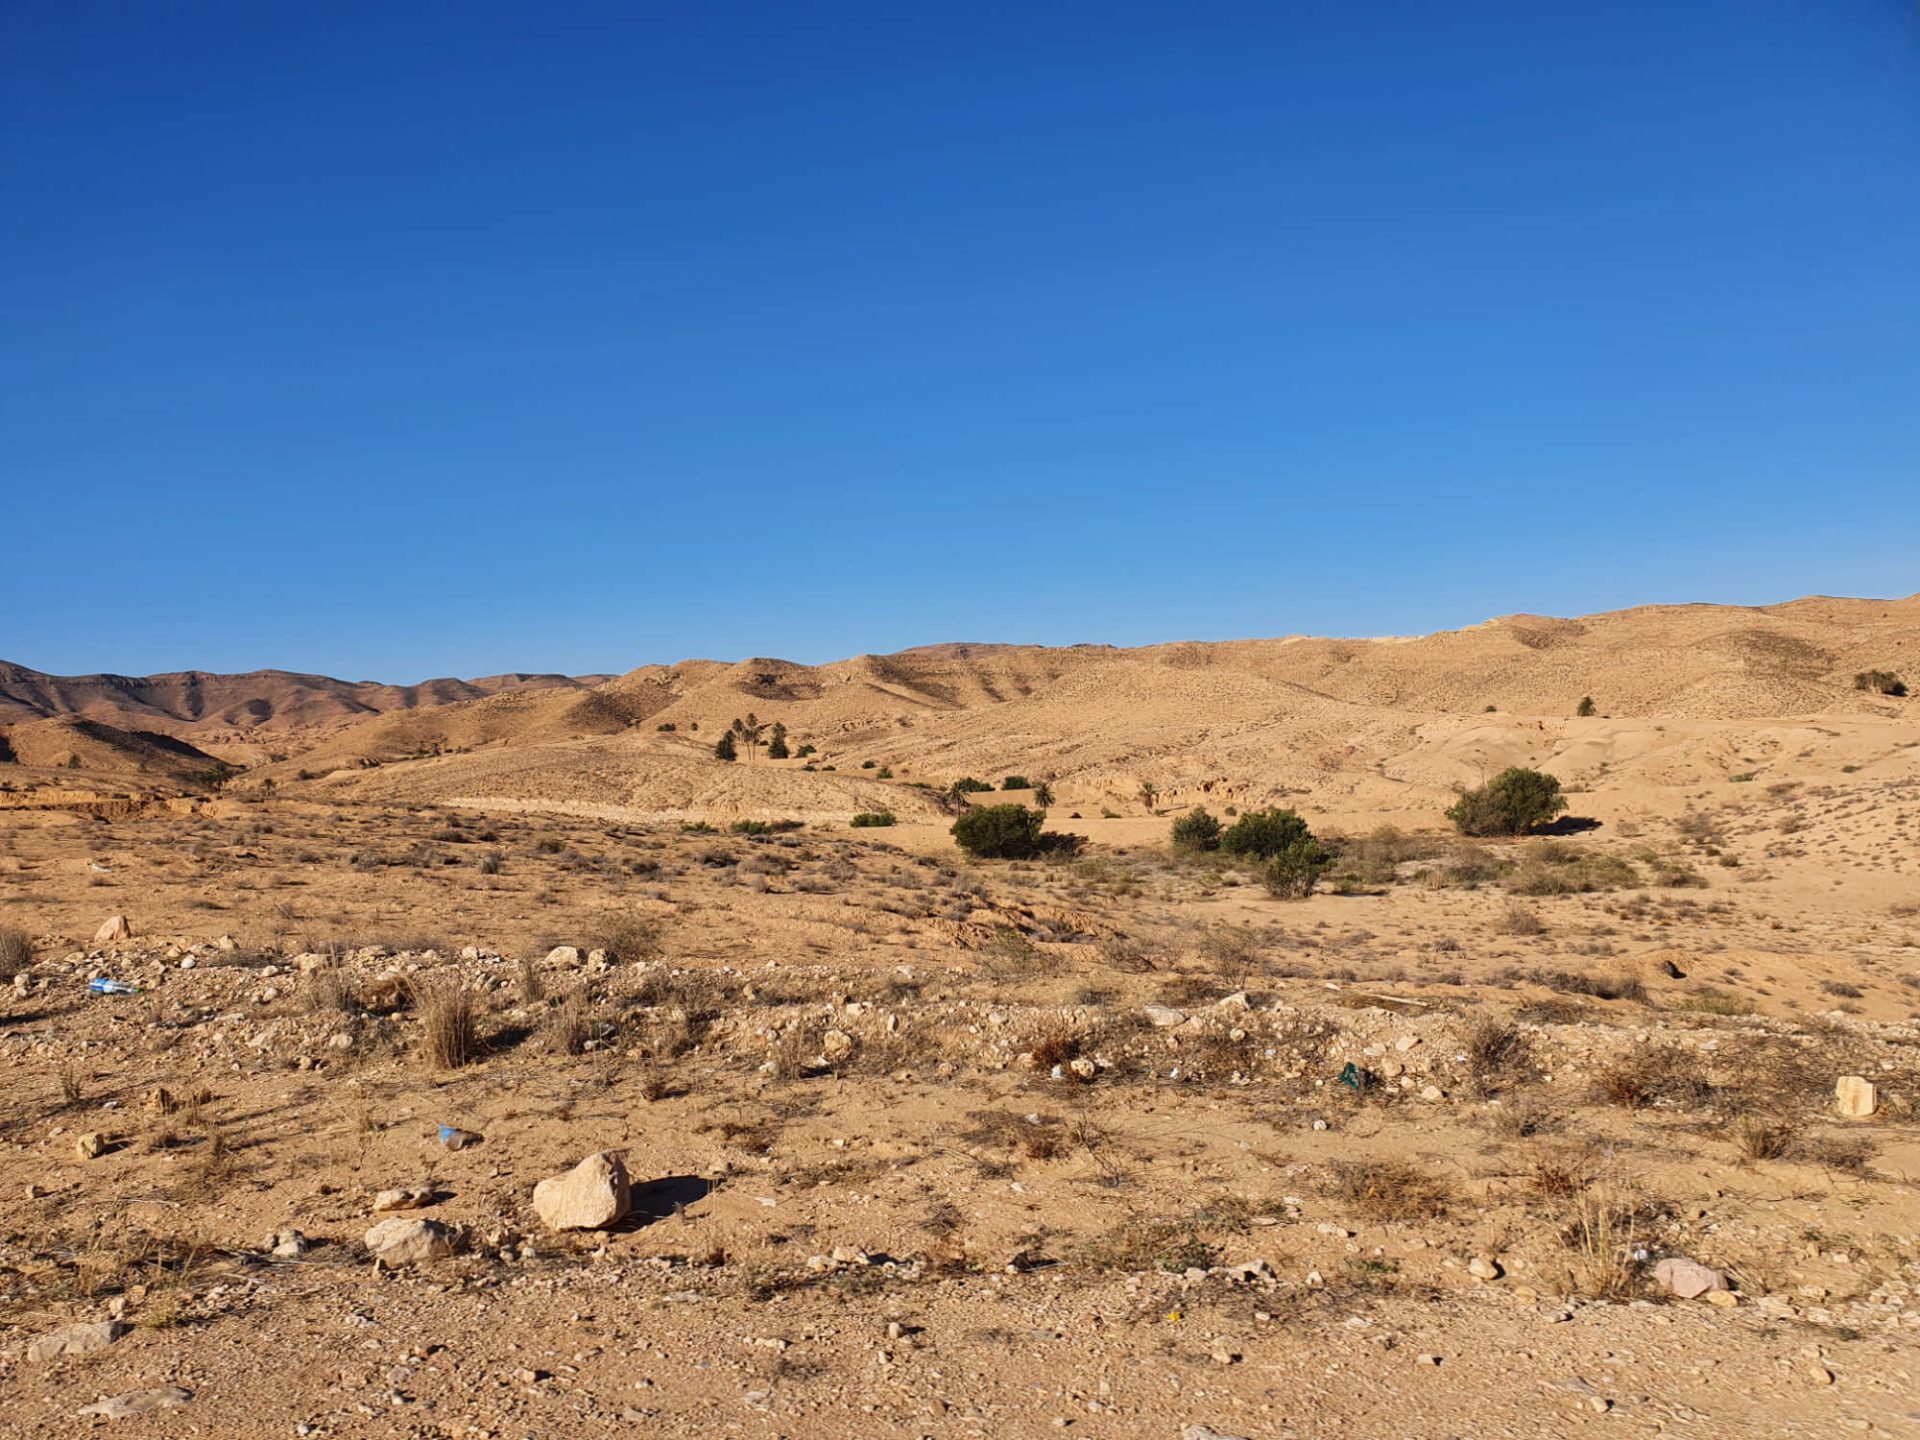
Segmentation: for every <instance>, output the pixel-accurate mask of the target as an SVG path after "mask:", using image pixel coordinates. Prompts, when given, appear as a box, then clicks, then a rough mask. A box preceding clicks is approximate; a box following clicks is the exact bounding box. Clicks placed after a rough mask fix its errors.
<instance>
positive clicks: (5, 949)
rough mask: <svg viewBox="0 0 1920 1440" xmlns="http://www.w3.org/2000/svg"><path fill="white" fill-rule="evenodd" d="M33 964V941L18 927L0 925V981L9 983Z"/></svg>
mask: <svg viewBox="0 0 1920 1440" xmlns="http://www.w3.org/2000/svg"><path fill="white" fill-rule="evenodd" d="M32 963H33V941H32V940H31V939H30V938H29V937H28V935H27V932H26V931H24V930H22V929H21V928H20V927H19V926H18V925H0V980H6V981H11V980H12V979H13V977H14V976H16V975H18V974H19V973H20V972H21V971H23V970H25V969H26V968H27V966H29V965H30V964H32Z"/></svg>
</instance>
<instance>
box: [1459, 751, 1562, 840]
mask: <svg viewBox="0 0 1920 1440" xmlns="http://www.w3.org/2000/svg"><path fill="white" fill-rule="evenodd" d="M1566 808H1567V798H1566V796H1564V795H1562V794H1561V793H1560V782H1559V781H1558V780H1556V779H1555V778H1554V777H1553V776H1551V775H1547V774H1543V773H1542V772H1540V771H1538V770H1527V769H1524V768H1522V767H1521V766H1518V765H1514V766H1509V767H1508V768H1507V769H1505V770H1502V771H1501V772H1500V773H1499V774H1498V775H1496V776H1494V777H1493V779H1491V780H1489V781H1488V782H1487V783H1486V784H1484V785H1481V786H1478V787H1476V788H1474V789H1472V790H1463V791H1461V792H1460V798H1459V799H1458V800H1456V801H1454V802H1453V804H1451V805H1449V806H1448V807H1447V819H1449V820H1451V821H1452V822H1453V823H1454V825H1455V826H1456V827H1457V828H1458V829H1459V831H1460V833H1461V834H1462V835H1525V834H1526V833H1527V832H1528V831H1529V830H1531V829H1533V828H1534V826H1536V825H1544V824H1545V823H1546V822H1547V821H1549V820H1551V819H1553V817H1554V816H1556V815H1558V814H1559V813H1560V812H1561V811H1562V810H1565V809H1566Z"/></svg>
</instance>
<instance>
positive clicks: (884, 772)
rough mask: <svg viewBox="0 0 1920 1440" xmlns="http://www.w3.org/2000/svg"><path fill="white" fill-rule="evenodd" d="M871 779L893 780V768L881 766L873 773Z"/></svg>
mask: <svg viewBox="0 0 1920 1440" xmlns="http://www.w3.org/2000/svg"><path fill="white" fill-rule="evenodd" d="M873 778H874V779H876V780H891V779H893V767H892V766H891V765H882V766H881V767H880V768H879V769H878V770H876V771H874V772H873Z"/></svg>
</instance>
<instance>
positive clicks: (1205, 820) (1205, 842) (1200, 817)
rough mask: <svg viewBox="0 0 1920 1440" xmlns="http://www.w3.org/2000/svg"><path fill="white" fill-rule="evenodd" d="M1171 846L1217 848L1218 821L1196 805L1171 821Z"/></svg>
mask: <svg viewBox="0 0 1920 1440" xmlns="http://www.w3.org/2000/svg"><path fill="white" fill-rule="evenodd" d="M1173 848H1174V849H1176V850H1189V851H1197V850H1218V849H1219V848H1220V822H1219V821H1218V820H1216V819H1214V818H1213V816H1211V815H1209V814H1208V813H1207V811H1206V810H1205V809H1204V808H1203V807H1196V808H1194V809H1192V810H1189V811H1188V812H1187V813H1186V814H1184V815H1182V816H1181V817H1180V818H1179V819H1178V820H1176V821H1174V822H1173Z"/></svg>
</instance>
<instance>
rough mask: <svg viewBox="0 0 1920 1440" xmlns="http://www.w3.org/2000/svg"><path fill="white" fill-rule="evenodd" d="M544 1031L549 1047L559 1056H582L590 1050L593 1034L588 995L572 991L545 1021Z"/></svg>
mask: <svg viewBox="0 0 1920 1440" xmlns="http://www.w3.org/2000/svg"><path fill="white" fill-rule="evenodd" d="M540 1032H541V1036H542V1038H543V1039H544V1040H545V1042H546V1046H547V1048H548V1049H549V1050H551V1051H552V1052H553V1053H554V1054H556V1055H578V1054H581V1053H582V1052H583V1051H584V1050H585V1049H586V1048H587V1041H588V1040H589V1039H591V1038H592V1035H593V1022H592V1019H591V1017H590V1016H589V1014H588V1009H587V997H586V993H585V992H584V991H582V990H579V989H574V990H569V991H568V992H567V993H566V995H565V996H563V997H562V998H561V999H560V1001H559V1003H557V1004H556V1005H555V1006H554V1007H553V1009H551V1010H549V1011H548V1012H547V1016H546V1019H545V1020H544V1021H542V1022H541V1026H540Z"/></svg>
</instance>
